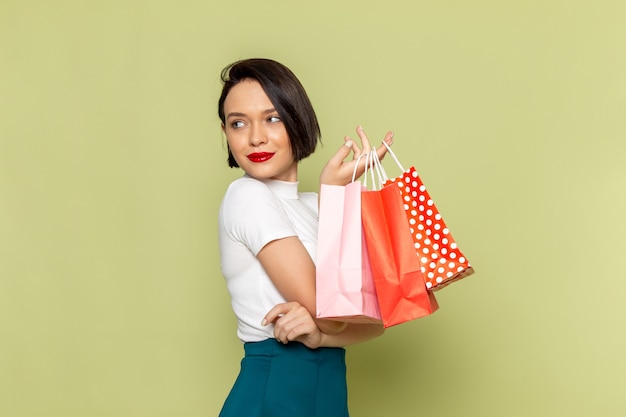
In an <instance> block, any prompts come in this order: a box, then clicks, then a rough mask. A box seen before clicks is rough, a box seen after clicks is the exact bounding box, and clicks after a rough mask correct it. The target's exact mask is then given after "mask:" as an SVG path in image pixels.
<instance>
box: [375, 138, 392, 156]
mask: <svg viewBox="0 0 626 417" xmlns="http://www.w3.org/2000/svg"><path fill="white" fill-rule="evenodd" d="M383 142H385V143H386V144H387V145H389V146H391V145H392V144H393V132H387V134H386V135H385V138H384V139H383ZM386 153H387V147H386V146H385V145H384V144H382V143H381V144H380V146H379V147H378V148H377V149H376V154H377V155H378V159H383V157H384V156H385V154H386Z"/></svg>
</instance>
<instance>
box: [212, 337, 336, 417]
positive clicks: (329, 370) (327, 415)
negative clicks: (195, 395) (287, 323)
mask: <svg viewBox="0 0 626 417" xmlns="http://www.w3.org/2000/svg"><path fill="white" fill-rule="evenodd" d="M244 352H245V356H244V358H243V360H242V361H241V370H240V372H239V376H238V377H237V380H236V381H235V384H234V386H233V388H232V390H231V392H230V394H229V395H228V398H226V402H225V403H224V406H223V408H222V411H221V413H220V417H283V416H284V417H348V391H347V384H346V361H345V357H346V351H345V349H343V348H319V349H309V348H307V347H306V346H304V345H303V344H301V343H298V342H291V343H288V344H286V345H284V344H282V343H279V342H277V341H276V339H267V340H264V341H262V342H252V343H245V344H244Z"/></svg>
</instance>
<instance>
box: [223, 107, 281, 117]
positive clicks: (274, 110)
mask: <svg viewBox="0 0 626 417" xmlns="http://www.w3.org/2000/svg"><path fill="white" fill-rule="evenodd" d="M275 112H276V109H275V108H273V107H272V108H271V109H267V110H263V111H262V112H261V114H270V113H275ZM231 117H246V114H245V113H240V112H236V111H234V112H230V113H228V114H227V115H226V118H227V119H229V118H231Z"/></svg>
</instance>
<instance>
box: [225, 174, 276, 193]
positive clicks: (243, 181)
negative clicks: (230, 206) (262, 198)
mask: <svg viewBox="0 0 626 417" xmlns="http://www.w3.org/2000/svg"><path fill="white" fill-rule="evenodd" d="M265 193H271V191H270V189H269V187H268V186H267V184H265V183H264V182H263V181H259V180H257V179H254V178H251V177H248V176H244V177H241V178H238V179H236V180H235V181H233V182H231V183H230V185H229V186H228V188H227V189H226V196H225V198H228V197H235V196H244V197H245V196H252V195H257V194H265Z"/></svg>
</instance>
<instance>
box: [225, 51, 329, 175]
mask: <svg viewBox="0 0 626 417" xmlns="http://www.w3.org/2000/svg"><path fill="white" fill-rule="evenodd" d="M221 79H222V84H223V87H222V94H221V96H220V99H219V102H218V110H217V112H218V115H219V117H220V120H221V121H222V124H226V117H225V115H224V101H226V97H227V96H228V93H229V92H230V90H231V89H232V88H233V87H234V86H235V85H237V84H238V83H240V82H241V81H243V80H255V81H257V82H258V83H259V84H261V88H263V91H265V94H267V97H268V98H269V99H270V101H271V102H272V104H273V105H274V108H275V109H276V111H277V112H278V115H279V116H280V118H281V120H282V121H283V123H284V125H285V129H286V130H287V135H288V136H289V143H290V145H291V150H292V152H293V157H294V160H295V161H297V162H299V161H300V160H302V159H304V158H306V157H307V156H309V155H311V154H312V153H313V151H315V148H316V147H317V143H318V142H319V141H320V137H321V133H320V127H319V124H318V122H317V116H316V115H315V111H314V110H313V105H312V104H311V100H309V97H308V96H307V94H306V91H305V90H304V87H303V86H302V84H301V83H300V81H299V80H298V78H297V77H296V76H295V74H294V73H293V72H292V71H291V70H290V69H289V68H287V67H286V66H284V65H283V64H281V63H279V62H276V61H273V60H271V59H264V58H251V59H244V60H241V61H237V62H233V63H232V64H230V65H228V66H227V67H226V68H224V69H223V70H222V74H221ZM228 166H230V167H231V168H237V167H239V165H238V164H237V161H235V158H234V157H233V154H232V152H231V151H230V148H229V149H228Z"/></svg>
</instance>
